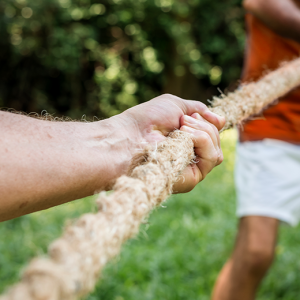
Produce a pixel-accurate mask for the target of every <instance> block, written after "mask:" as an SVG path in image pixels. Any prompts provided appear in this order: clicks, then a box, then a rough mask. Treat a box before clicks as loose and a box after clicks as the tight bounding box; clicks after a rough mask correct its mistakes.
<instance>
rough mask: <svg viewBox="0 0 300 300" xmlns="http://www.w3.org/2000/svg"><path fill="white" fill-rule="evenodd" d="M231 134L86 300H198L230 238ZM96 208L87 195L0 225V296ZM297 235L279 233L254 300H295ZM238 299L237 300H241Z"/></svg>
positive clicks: (299, 267)
mask: <svg viewBox="0 0 300 300" xmlns="http://www.w3.org/2000/svg"><path fill="white" fill-rule="evenodd" d="M235 142H236V134H235V132H234V131H228V132H225V133H224V134H223V136H222V143H223V151H224V156H225V161H224V163H223V164H222V165H221V166H219V167H217V168H215V170H214V171H213V172H212V173H211V174H210V175H209V176H208V177H207V178H206V179H205V181H204V182H202V183H201V184H199V186H198V187H197V188H195V189H194V190H193V191H192V192H191V193H189V194H185V195H177V196H173V197H171V199H169V200H168V201H167V203H166V204H165V206H166V207H165V208H159V209H157V211H155V212H154V213H153V214H152V215H151V217H150V219H149V224H148V225H144V226H143V227H142V228H141V231H140V234H139V236H138V237H136V238H135V239H134V240H131V241H130V242H128V243H127V244H126V245H125V246H124V248H123V251H122V253H121V255H120V257H118V258H117V259H116V260H115V261H113V262H111V263H110V264H109V265H108V266H107V268H106V269H105V271H104V273H103V276H102V280H101V281H99V284H98V286H97V288H96V290H95V292H94V293H93V294H92V295H90V296H88V297H87V299H88V300H96V299H104V300H140V299H144V300H158V299H160V300H169V299H170V300H176V299H182V300H183V299H189V300H200V299H201V300H204V299H209V297H210V292H211V289H212V287H213V284H214V281H215V279H216V276H217V274H218V272H219V270H220V268H221V267H222V265H223V263H224V262H225V261H226V259H227V257H228V256H229V254H230V251H231V248H232V245H233V240H234V236H235V232H236V224H237V219H236V217H235V213H234V211H235V191H234V184H233V167H234V148H235ZM91 210H94V205H93V197H90V198H86V199H82V200H78V201H75V202H73V203H68V204H65V205H62V206H60V207H56V208H52V209H49V210H47V211H44V212H39V213H34V214H32V215H28V216H24V217H21V218H18V219H15V220H12V221H8V222H3V223H1V224H0V237H1V240H0V292H2V291H3V290H4V288H5V287H6V286H7V285H9V284H12V283H13V282H15V281H16V280H17V279H18V276H19V272H20V270H21V269H22V267H23V266H24V265H25V264H26V262H27V261H28V260H29V259H30V258H31V257H32V256H34V255H40V254H43V253H45V251H46V248H47V245H48V244H49V243H50V242H51V241H52V240H53V239H55V238H56V237H58V236H59V235H60V232H61V229H62V227H63V224H64V222H65V219H67V218H75V217H77V216H79V215H80V214H82V213H84V212H89V211H91ZM299 229H300V227H297V228H290V227H282V228H281V232H280V242H279V245H278V247H277V258H276V262H275V264H274V265H273V267H272V269H271V270H270V272H269V274H268V276H267V278H266V279H265V281H264V283H263V285H262V287H261V289H260V292H259V297H258V299H260V300H275V299H285V300H295V299H300V247H298V244H300V235H299V233H298V232H299ZM241 300H242V299H241Z"/></svg>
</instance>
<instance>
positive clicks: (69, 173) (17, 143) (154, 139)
mask: <svg viewBox="0 0 300 300" xmlns="http://www.w3.org/2000/svg"><path fill="white" fill-rule="evenodd" d="M224 123H225V119H224V118H223V117H220V116H217V115H216V114H214V113H212V112H210V111H209V109H208V108H207V107H206V106H205V105H204V104H202V103H201V102H198V101H189V100H183V99H180V98H178V97H175V96H172V95H163V96H160V97H157V98H155V99H153V100H151V101H149V102H146V103H144V104H141V105H138V106H135V107H133V108H131V109H128V110H127V111H125V112H123V113H122V114H120V115H117V116H114V117H112V118H109V119H106V120H103V121H98V122H93V123H81V122H50V121H44V120H38V119H34V118H30V117H27V116H22V115H18V114H13V113H9V112H0V145H1V146H0V221H4V220H8V219H11V218H15V217H18V216H21V215H24V214H28V213H31V212H34V211H37V210H42V209H46V208H49V207H52V206H55V205H59V204H62V203H64V202H68V201H72V200H75V199H79V198H82V197H86V196H89V195H92V194H94V193H95V192H99V191H101V190H107V189H110V188H111V186H112V185H113V183H114V181H115V180H116V178H118V177H119V176H120V175H122V174H126V172H127V170H128V167H129V164H130V162H131V159H132V157H133V155H134V154H135V153H136V152H137V151H139V150H141V149H142V148H143V147H145V145H147V144H155V143H158V142H160V141H162V140H164V139H165V138H166V136H167V135H168V133H169V132H171V131H173V130H174V129H180V130H183V131H186V132H189V133H191V135H192V137H193V139H194V146H195V152H196V154H197V155H198V160H197V163H196V164H193V165H190V166H188V167H187V168H186V170H185V171H184V177H185V180H184V181H182V182H179V183H178V184H177V185H176V186H175V187H174V189H175V190H176V191H177V192H187V191H190V190H191V189H193V188H194V186H195V185H196V184H197V183H198V182H200V181H201V180H203V179H204V178H205V176H206V175H207V173H209V172H210V171H211V169H212V168H213V167H215V166H216V165H218V164H220V163H221V162H222V160H223V154H222V151H221V148H220V138H219V132H218V131H219V130H220V129H221V128H222V127H223V126H224Z"/></svg>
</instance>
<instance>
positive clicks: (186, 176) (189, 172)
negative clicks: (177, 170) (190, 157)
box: [173, 164, 202, 194]
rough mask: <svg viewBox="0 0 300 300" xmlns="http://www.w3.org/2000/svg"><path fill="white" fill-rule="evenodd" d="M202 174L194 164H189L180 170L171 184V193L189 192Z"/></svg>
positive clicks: (200, 178)
mask: <svg viewBox="0 0 300 300" xmlns="http://www.w3.org/2000/svg"><path fill="white" fill-rule="evenodd" d="M201 180H202V174H201V172H200V170H199V168H198V167H197V165H196V164H191V165H189V166H187V167H186V168H185V170H184V171H183V172H182V174H181V176H180V177H179V180H178V181H177V182H176V183H175V184H174V186H173V193H174V194H178V193H187V192H190V191H191V190H192V189H193V188H194V187H195V186H196V185H197V184H198V183H199V182H200V181H201Z"/></svg>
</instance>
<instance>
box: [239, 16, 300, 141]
mask: <svg viewBox="0 0 300 300" xmlns="http://www.w3.org/2000/svg"><path fill="white" fill-rule="evenodd" d="M246 25H247V31H248V36H247V48H246V53H245V62H244V70H243V76H242V81H243V82H249V81H256V80H258V79H259V78H260V77H261V76H262V75H263V74H265V72H266V71H269V70H274V69H276V68H278V66H279V65H280V63H281V62H283V61H288V60H292V59H294V58H296V57H298V56H299V54H300V44H299V43H297V42H294V41H293V40H290V39H286V38H283V37H281V36H279V35H277V34H276V33H274V32H273V31H271V30H270V29H269V28H267V27H266V26H265V25H264V24H263V23H262V22H261V21H260V20H258V19H257V18H256V17H254V16H253V15H251V14H249V13H248V14H246ZM299 72H300V70H299ZM264 138H271V139H277V140H282V141H286V142H290V143H296V144H300V88H297V89H295V90H293V91H292V92H290V93H289V94H287V95H286V96H284V97H282V98H281V99H279V102H278V103H277V104H276V105H272V106H270V107H269V108H268V109H266V110H264V111H263V113H262V115H261V116H257V117H256V118H254V119H253V120H251V121H248V122H246V123H245V124H244V125H243V126H242V127H241V128H240V140H241V141H242V142H244V141H258V140H262V139H264Z"/></svg>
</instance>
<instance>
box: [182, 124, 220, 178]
mask: <svg viewBox="0 0 300 300" xmlns="http://www.w3.org/2000/svg"><path fill="white" fill-rule="evenodd" d="M180 130H182V131H186V132H189V133H191V134H192V137H193V141H194V150H195V153H196V155H198V162H197V166H198V167H199V169H200V172H201V174H202V175H203V178H205V176H206V175H207V174H208V173H209V172H210V171H211V170H212V169H213V168H214V167H215V166H216V165H218V164H220V163H221V162H222V159H223V154H222V151H221V150H220V149H219V148H216V147H215V146H214V144H213V141H212V139H211V137H210V136H209V134H208V133H206V132H205V131H201V130H195V129H193V128H191V127H188V126H182V127H181V128H180Z"/></svg>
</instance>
